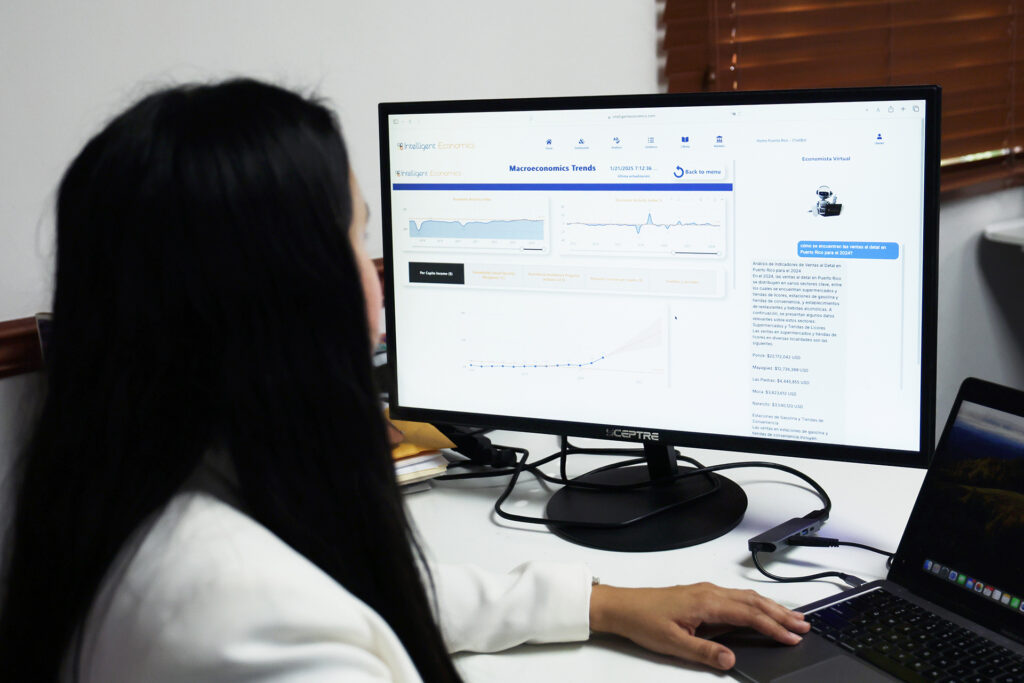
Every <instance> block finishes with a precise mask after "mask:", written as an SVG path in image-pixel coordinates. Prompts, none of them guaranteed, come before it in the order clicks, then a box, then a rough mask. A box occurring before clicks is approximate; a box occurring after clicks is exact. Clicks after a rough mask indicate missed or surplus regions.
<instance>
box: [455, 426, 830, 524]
mask: <svg viewBox="0 0 1024 683" xmlns="http://www.w3.org/2000/svg"><path fill="white" fill-rule="evenodd" d="M563 443H567V440H564V441H563ZM572 448H574V452H588V453H594V452H609V454H612V453H614V454H616V455H621V454H622V453H623V452H627V453H636V452H637V451H636V450H634V449H630V450H628V451H624V449H595V450H586V449H575V447H572ZM515 450H516V451H517V452H519V453H522V454H523V455H522V458H520V459H519V460H517V462H516V465H515V467H514V468H513V471H512V472H511V475H512V476H511V478H510V479H509V482H508V484H507V485H506V486H505V490H504V491H502V493H501V495H500V496H498V499H497V500H496V501H495V503H494V512H495V514H496V515H498V516H499V517H501V518H503V519H507V520H509V521H513V522H522V523H525V524H544V525H550V524H555V525H566V526H576V527H583V528H589V529H619V528H623V527H626V526H628V525H630V524H635V523H636V522H639V521H642V520H644V519H647V518H649V517H653V516H655V515H657V514H659V513H661V512H664V511H665V510H668V509H671V508H673V507H677V506H679V505H684V504H686V503H688V502H690V501H691V500H694V499H695V498H689V499H684V500H680V501H674V502H672V503H669V504H668V505H665V506H662V507H660V508H657V509H654V510H650V511H648V512H646V513H645V514H643V515H641V516H639V517H636V518H634V519H630V520H626V521H622V522H589V521H587V520H568V519H553V518H550V517H547V518H545V517H529V516H526V515H517V514H514V513H510V512H506V511H505V510H504V509H502V507H501V505H502V503H504V502H505V501H506V500H507V499H508V497H509V496H510V495H511V494H512V491H513V490H514V489H515V485H516V482H517V481H518V480H519V476H520V474H522V472H523V470H524V469H525V470H527V471H529V472H530V473H531V474H533V475H534V476H535V477H537V478H539V479H541V480H543V481H546V482H549V483H553V484H560V485H562V486H568V487H571V488H580V489H588V490H594V491H624V490H632V489H638V488H645V487H648V486H651V485H652V482H650V481H641V482H637V483H635V484H593V483H589V482H580V481H576V480H573V479H568V478H566V477H564V476H562V477H553V476H551V475H549V474H547V473H545V472H542V471H540V469H539V467H540V465H542V464H545V463H547V462H550V461H551V460H552V459H554V458H561V459H562V467H564V460H565V456H566V455H567V453H566V451H565V450H564V448H563V449H562V450H559V451H558V452H557V453H554V454H552V455H550V456H547V457H545V458H542V459H541V460H540V461H538V462H537V463H535V464H533V465H527V459H528V458H529V452H528V451H526V450H525V449H521V448H516V449H515ZM676 459H677V460H682V461H684V462H688V463H691V464H693V465H694V467H693V468H688V469H684V470H681V471H679V472H677V473H676V474H675V475H674V476H672V477H671V478H668V479H667V480H666V481H679V480H681V479H685V478H687V477H693V476H698V475H708V474H710V473H711V472H716V471H721V470H729V469H738V468H744V467H763V468H768V469H776V470H781V471H783V472H788V473H790V474H792V475H794V476H796V477H798V478H800V479H802V480H804V481H806V482H807V483H808V484H810V486H811V487H812V488H813V489H814V491H815V493H816V494H817V495H818V497H819V498H820V499H821V501H822V502H823V503H824V507H823V508H822V509H821V510H816V511H815V512H812V513H810V514H811V515H823V516H827V515H828V512H829V511H830V510H831V508H832V501H831V499H830V498H829V496H828V493H826V492H825V489H823V488H822V487H821V485H820V484H818V482H816V481H814V480H813V479H811V478H810V477H809V476H807V475H806V474H804V473H803V472H800V471H799V470H796V469H794V468H792V467H789V466H787V465H780V464H778V463H773V462H763V461H751V462H739V463H725V464H721V465H711V466H704V465H702V464H701V463H700V462H698V461H697V460H695V459H693V458H690V457H688V456H683V455H680V454H678V453H677V454H676ZM642 462H644V459H642V458H634V459H630V460H626V461H622V462H617V463H613V464H611V465H606V466H605V467H602V468H598V470H595V471H605V470H609V469H615V468H619V467H628V466H630V465H635V464H640V463H642ZM482 474H484V475H486V476H498V475H504V474H509V471H508V470H507V469H506V470H503V471H500V472H493V473H492V472H488V473H482ZM453 476H454V477H461V476H465V475H453ZM466 478H469V477H466ZM717 486H718V484H717V482H715V484H714V488H713V489H711V490H708V491H705V492H703V493H702V494H700V496H703V495H707V494H709V493H712V492H713V491H714V490H717Z"/></svg>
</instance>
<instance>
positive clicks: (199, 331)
mask: <svg viewBox="0 0 1024 683" xmlns="http://www.w3.org/2000/svg"><path fill="white" fill-rule="evenodd" d="M352 215H353V207H352V196H351V192H350V186H349V165H348V158H347V154H346V151H345V147H344V144H343V142H342V139H341V136H340V133H339V130H338V126H337V122H336V120H335V117H334V116H333V114H332V113H331V112H330V110H328V109H327V108H326V107H324V106H323V105H321V104H320V103H318V102H316V101H314V100H312V99H309V98H306V97H303V96H300V95H298V94H296V93H293V92H290V91H288V90H284V89H281V88H278V87H275V86H271V85H267V84H263V83H259V82H256V81H252V80H234V81H229V82H225V83H221V84H216V85H194V86H181V87H174V88H170V89H166V90H163V91H160V92H157V93H155V94H152V95H149V96H147V97H145V98H144V99H142V100H141V101H139V102H138V103H137V104H135V105H134V106H132V107H131V108H130V109H128V110H127V111H125V112H124V113H123V114H121V115H120V116H118V117H117V118H115V119H114V120H113V121H112V122H111V123H110V124H109V125H107V126H106V128H105V129H104V130H103V131H102V132H100V133H99V134H98V135H97V136H96V137H94V138H93V139H92V140H91V141H90V142H89V143H88V144H87V145H86V146H85V148H84V149H83V150H82V152H81V153H80V154H79V155H78V157H77V158H76V159H75V160H74V162H73V163H72V164H71V166H70V168H69V169H68V171H67V173H66V174H65V176H64V178H63V180H62V182H61V185H60V190H59V194H58V200H57V275H56V290H55V294H54V301H53V313H54V318H53V319H54V323H53V325H54V331H53V340H52V349H50V350H49V353H48V356H47V360H48V371H47V374H48V376H47V389H46V396H45V400H44V404H43V407H42V412H41V416H40V419H39V422H38V424H37V426H36V428H35V430H34V433H33V436H32V438H31V439H30V443H29V445H28V448H27V451H26V452H25V454H24V457H23V458H22V461H21V463H20V466H19V473H18V475H17V476H18V482H19V486H18V493H17V498H16V503H15V510H14V520H13V526H12V527H11V533H10V534H9V537H8V539H7V540H8V557H7V563H6V571H5V572H4V575H5V578H6V586H5V590H4V592H3V601H2V605H0V678H2V679H3V680H11V681H14V680H19V681H29V680H31V681H43V680H56V679H57V677H58V674H59V668H60V665H61V661H62V659H64V658H65V657H66V656H68V654H69V653H73V652H74V650H75V647H74V643H75V640H76V634H77V633H80V631H81V629H82V628H83V627H84V626H83V625H84V622H85V618H86V616H87V614H88V612H89V608H90V605H91V604H92V601H93V599H94V597H95V596H96V594H97V591H98V588H99V586H100V584H101V581H102V579H103V577H104V574H105V572H106V571H107V570H108V568H109V567H110V566H111V563H112V561H113V560H114V558H115V557H116V555H117V553H118V552H119V550H120V549H121V548H122V547H123V546H124V544H125V541H126V539H127V538H128V537H129V535H130V534H131V533H132V532H133V530H135V529H136V528H138V527H139V526H140V524H142V523H143V522H144V520H146V519H147V518H150V517H151V516H152V515H154V514H156V513H158V512H159V511H160V509H161V508H162V507H163V506H164V505H165V504H166V503H167V502H168V501H169V500H170V498H171V497H173V496H174V495H175V493H176V492H177V491H179V489H180V488H181V486H182V484H183V482H185V481H186V479H188V477H189V476H190V475H191V474H192V473H193V472H194V471H195V470H196V468H197V466H198V465H199V464H200V462H201V460H202V458H203V456H204V453H207V452H208V451H210V450H211V449H221V450H224V451H226V452H227V453H228V454H229V455H230V458H231V460H232V463H233V465H234V469H235V470H236V471H237V475H238V484H239V491H238V494H239V496H240V498H241V500H242V502H243V504H244V507H245V511H246V512H247V513H248V514H249V515H251V516H252V517H253V518H254V519H256V520H257V521H258V522H260V523H261V524H263V525H264V526H266V527H267V528H268V529H270V530H271V531H272V532H274V533H275V534H276V535H277V536H278V537H280V538H281V539H282V540H283V541H285V542H286V543H287V544H288V545H290V546H291V547H292V548H294V549H295V550H297V551H298V552H299V553H301V554H302V555H304V556H305V557H307V558H308V559H309V560H310V561H311V562H313V563H314V564H316V565H317V566H318V567H320V568H321V569H322V570H324V571H325V572H326V573H327V574H329V575H330V576H332V577H333V578H334V579H335V580H337V581H338V583H340V584H341V585H342V586H344V587H345V588H346V589H348V590H349V591H351V592H352V593H353V594H354V595H356V596H357V597H359V598H360V599H361V600H363V601H364V602H366V603H367V604H368V605H370V606H371V607H372V608H373V609H375V610H376V611H377V612H378V613H379V614H380V615H381V616H382V617H383V618H384V619H385V620H386V621H387V622H388V624H390V626H391V628H392V629H393V630H394V631H395V633H396V634H397V635H398V637H399V638H400V639H401V641H402V643H403V645H404V646H405V649H406V651H407V652H408V653H409V655H410V656H411V658H412V660H413V662H414V663H415V665H416V667H417V669H418V670H419V673H420V675H421V676H422V677H423V678H424V679H425V680H428V681H457V680H458V675H457V673H456V672H455V669H454V667H453V666H452V663H451V660H450V659H449V658H448V656H447V654H446V653H445V650H444V645H443V643H442V640H441V636H440V632H439V629H438V627H437V625H436V623H435V622H434V620H433V618H432V613H431V607H430V603H429V600H428V597H427V592H426V588H425V587H424V583H423V581H422V580H421V578H420V573H419V568H418V565H417V562H418V561H419V560H420V559H421V558H420V557H419V555H418V553H419V550H418V548H417V547H416V545H415V541H414V539H413V537H412V533H411V531H410V528H409V525H408V522H407V519H406V517H405V514H404V512H403V507H402V503H401V500H400V493H399V492H398V490H397V486H396V484H395V481H394V471H393V466H392V463H391V460H390V457H389V453H388V446H387V440H386V436H385V427H384V422H383V417H382V415H381V406H380V403H379V400H378V395H377V392H376V391H375V388H374V385H373V380H372V377H371V368H370V365H371V364H370V346H369V345H370V332H369V329H368V324H367V318H366V306H365V304H364V296H363V292H362V290H361V287H360V279H359V274H358V264H357V262H356V258H355V255H354V253H353V250H352V247H351V244H350V242H349V236H348V229H349V225H350V223H351V220H352Z"/></svg>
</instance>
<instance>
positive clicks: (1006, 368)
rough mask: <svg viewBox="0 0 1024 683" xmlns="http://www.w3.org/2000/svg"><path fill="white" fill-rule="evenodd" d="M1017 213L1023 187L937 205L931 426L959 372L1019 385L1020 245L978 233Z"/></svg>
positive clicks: (1023, 348) (1023, 205)
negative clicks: (934, 383) (934, 378)
mask: <svg viewBox="0 0 1024 683" xmlns="http://www.w3.org/2000/svg"><path fill="white" fill-rule="evenodd" d="M1020 217H1024V188H1014V189H1011V190H1004V191H1002V192H995V193H991V194H987V195H982V196H979V197H972V198H970V199H961V200H954V201H947V202H945V203H943V205H942V208H941V211H940V217H939V223H940V229H939V335H938V337H939V338H938V345H937V346H938V373H937V374H938V378H937V389H938V397H937V401H936V405H937V408H936V422H937V424H936V427H937V429H939V430H941V428H942V425H943V423H944V422H945V419H946V415H947V414H948V413H949V409H950V407H951V406H952V405H953V399H954V398H955V397H956V391H957V388H959V386H960V382H961V381H963V379H964V378H965V377H971V376H973V377H980V378H981V379H987V380H990V381H992V382H998V383H1000V384H1008V385H1010V386H1014V387H1017V388H1019V389H1024V251H1021V249H1020V248H1019V247H1015V246H1011V245H1007V244H997V243H994V242H991V241H989V240H987V239H985V238H984V237H983V236H982V233H983V232H984V229H985V226H986V225H988V224H989V223H993V222H996V221H1001V220H1008V219H1011V218H1020Z"/></svg>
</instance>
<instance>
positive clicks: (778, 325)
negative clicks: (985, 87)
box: [379, 86, 939, 550]
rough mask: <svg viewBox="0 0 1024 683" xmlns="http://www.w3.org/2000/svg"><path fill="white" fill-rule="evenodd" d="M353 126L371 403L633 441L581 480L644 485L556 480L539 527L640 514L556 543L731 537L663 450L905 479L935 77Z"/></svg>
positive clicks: (646, 543) (923, 420)
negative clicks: (561, 483)
mask: <svg viewBox="0 0 1024 683" xmlns="http://www.w3.org/2000/svg"><path fill="white" fill-rule="evenodd" d="M379 125H380V143H381V144H380V150H381V188H382V207H383V231H384V255H385V269H386V278H385V292H386V299H387V313H386V315H387V332H388V344H389V360H390V373H391V374H390V380H391V386H390V387H389V389H390V401H391V412H392V414H393V415H394V416H396V417H401V418H403V419H418V420H425V421H431V422H440V423H451V424H468V425H482V426H488V427H494V428H503V429H512V430H519V431H529V432H543V433H552V434H560V435H570V436H581V437H597V438H610V439H621V440H626V441H635V442H639V443H641V444H643V445H644V447H645V448H644V451H645V454H646V458H647V461H646V462H647V464H646V465H645V466H637V467H633V468H626V470H620V471H617V472H611V473H609V472H603V473H602V472H598V473H596V474H594V475H593V477H594V479H593V481H602V482H609V483H617V482H618V483H621V482H624V481H625V482H636V481H642V480H651V481H652V485H651V486H647V487H642V488H638V489H632V493H631V494H629V495H631V496H632V497H633V500H627V499H626V498H623V497H616V495H612V494H618V492H606V491H586V490H583V491H580V490H576V489H570V488H569V487H566V488H563V489H562V490H561V491H560V492H559V493H558V494H556V496H555V497H554V498H553V499H552V501H551V503H550V504H549V507H548V515H549V517H551V518H556V519H563V520H564V519H569V520H579V521H581V522H583V521H585V520H590V519H595V518H596V519H609V517H611V518H615V517H616V516H617V515H618V516H622V515H625V516H626V517H627V518H628V517H629V515H632V514H636V512H637V510H638V509H639V510H643V509H664V510H663V512H664V514H660V513H659V514H660V517H663V518H664V520H663V521H662V522H660V523H655V522H654V521H652V520H656V519H657V518H658V517H659V515H654V516H653V517H651V516H647V517H645V520H644V521H643V523H640V524H638V525H636V526H635V527H634V528H630V527H629V526H627V527H625V528H623V529H615V530H604V529H602V530H590V531H588V530H586V529H574V528H573V527H572V526H571V525H568V526H567V525H562V524H556V525H552V528H553V530H555V531H556V532H557V533H559V534H561V535H564V536H566V537H569V538H571V539H572V540H575V541H577V542H580V543H584V544H586V545H594V546H598V547H614V548H618V549H625V550H651V549H662V548H668V547H679V546H683V545H687V544H691V543H695V542H700V541H703V540H708V539H710V538H712V537H714V536H716V535H719V534H721V533H724V531H728V529H730V528H732V526H735V524H736V523H738V521H739V519H740V518H741V517H742V514H743V510H744V509H745V507H746V498H745V496H744V494H743V492H742V490H740V489H739V488H738V487H736V486H735V485H734V484H731V482H729V481H728V480H727V479H725V478H724V477H718V476H717V475H712V476H710V477H703V478H702V477H691V478H688V479H683V480H678V479H676V478H675V477H674V473H675V472H676V470H675V468H676V460H675V457H674V455H673V450H672V449H671V448H670V447H669V446H673V445H677V446H693V447H700V448H712V449H726V450H736V451H745V452H755V453H770V454H781V455H788V456H798V457H806V458H825V459H833V460H847V461H855V462H860V463H878V464H886V465H905V466H918V467H924V466H926V465H927V464H928V460H929V457H930V454H931V450H932V445H933V438H934V393H935V387H934V383H935V382H934V375H935V334H936V332H935V329H936V312H935V308H936V280H937V277H936V253H937V227H938V204H937V192H938V169H939V162H938V159H939V89H938V88H936V87H931V86H920V87H891V88H869V89H829V90H805V91H780V92H743V93H738V92H723V93H699V94H678V95H639V96H613V97H573V98H545V99H506V100H475V101H449V102H406V103H389V104H381V105H380V108H379ZM630 470H631V471H630ZM702 487H703V488H702ZM623 500H626V502H625V503H622V501H623ZM682 500H686V501H687V502H686V503H685V504H681V503H680V504H677V503H679V501H682ZM623 505H624V506H625V508H627V509H626V510H620V509H619V508H620V507H622V506H623ZM641 516H642V515H641ZM719 517H720V518H721V519H719ZM705 518H707V519H713V521H711V522H708V524H710V526H708V524H704V522H702V521H700V520H704V519H705ZM694 520H697V522H694ZM691 523H695V524H696V525H697V528H694V529H689V528H688V526H689V525H691ZM684 527H685V528H684ZM577 532H579V533H577Z"/></svg>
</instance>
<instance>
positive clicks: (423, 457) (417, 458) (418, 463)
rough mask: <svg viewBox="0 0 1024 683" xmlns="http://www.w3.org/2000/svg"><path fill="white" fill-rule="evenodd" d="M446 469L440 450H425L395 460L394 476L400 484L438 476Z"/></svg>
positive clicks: (446, 465)
mask: <svg viewBox="0 0 1024 683" xmlns="http://www.w3.org/2000/svg"><path fill="white" fill-rule="evenodd" d="M447 469H448V459H447V458H445V457H444V454H443V453H441V451H427V452H425V453H420V454H419V455H411V456H409V457H406V458H402V459H401V460H396V461H395V478H396V479H398V483H399V484H400V485H402V486H406V485H407V484H415V483H416V482H420V481H425V480H427V479H433V478H434V477H439V476H441V475H442V474H444V473H445V471H446V470H447Z"/></svg>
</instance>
